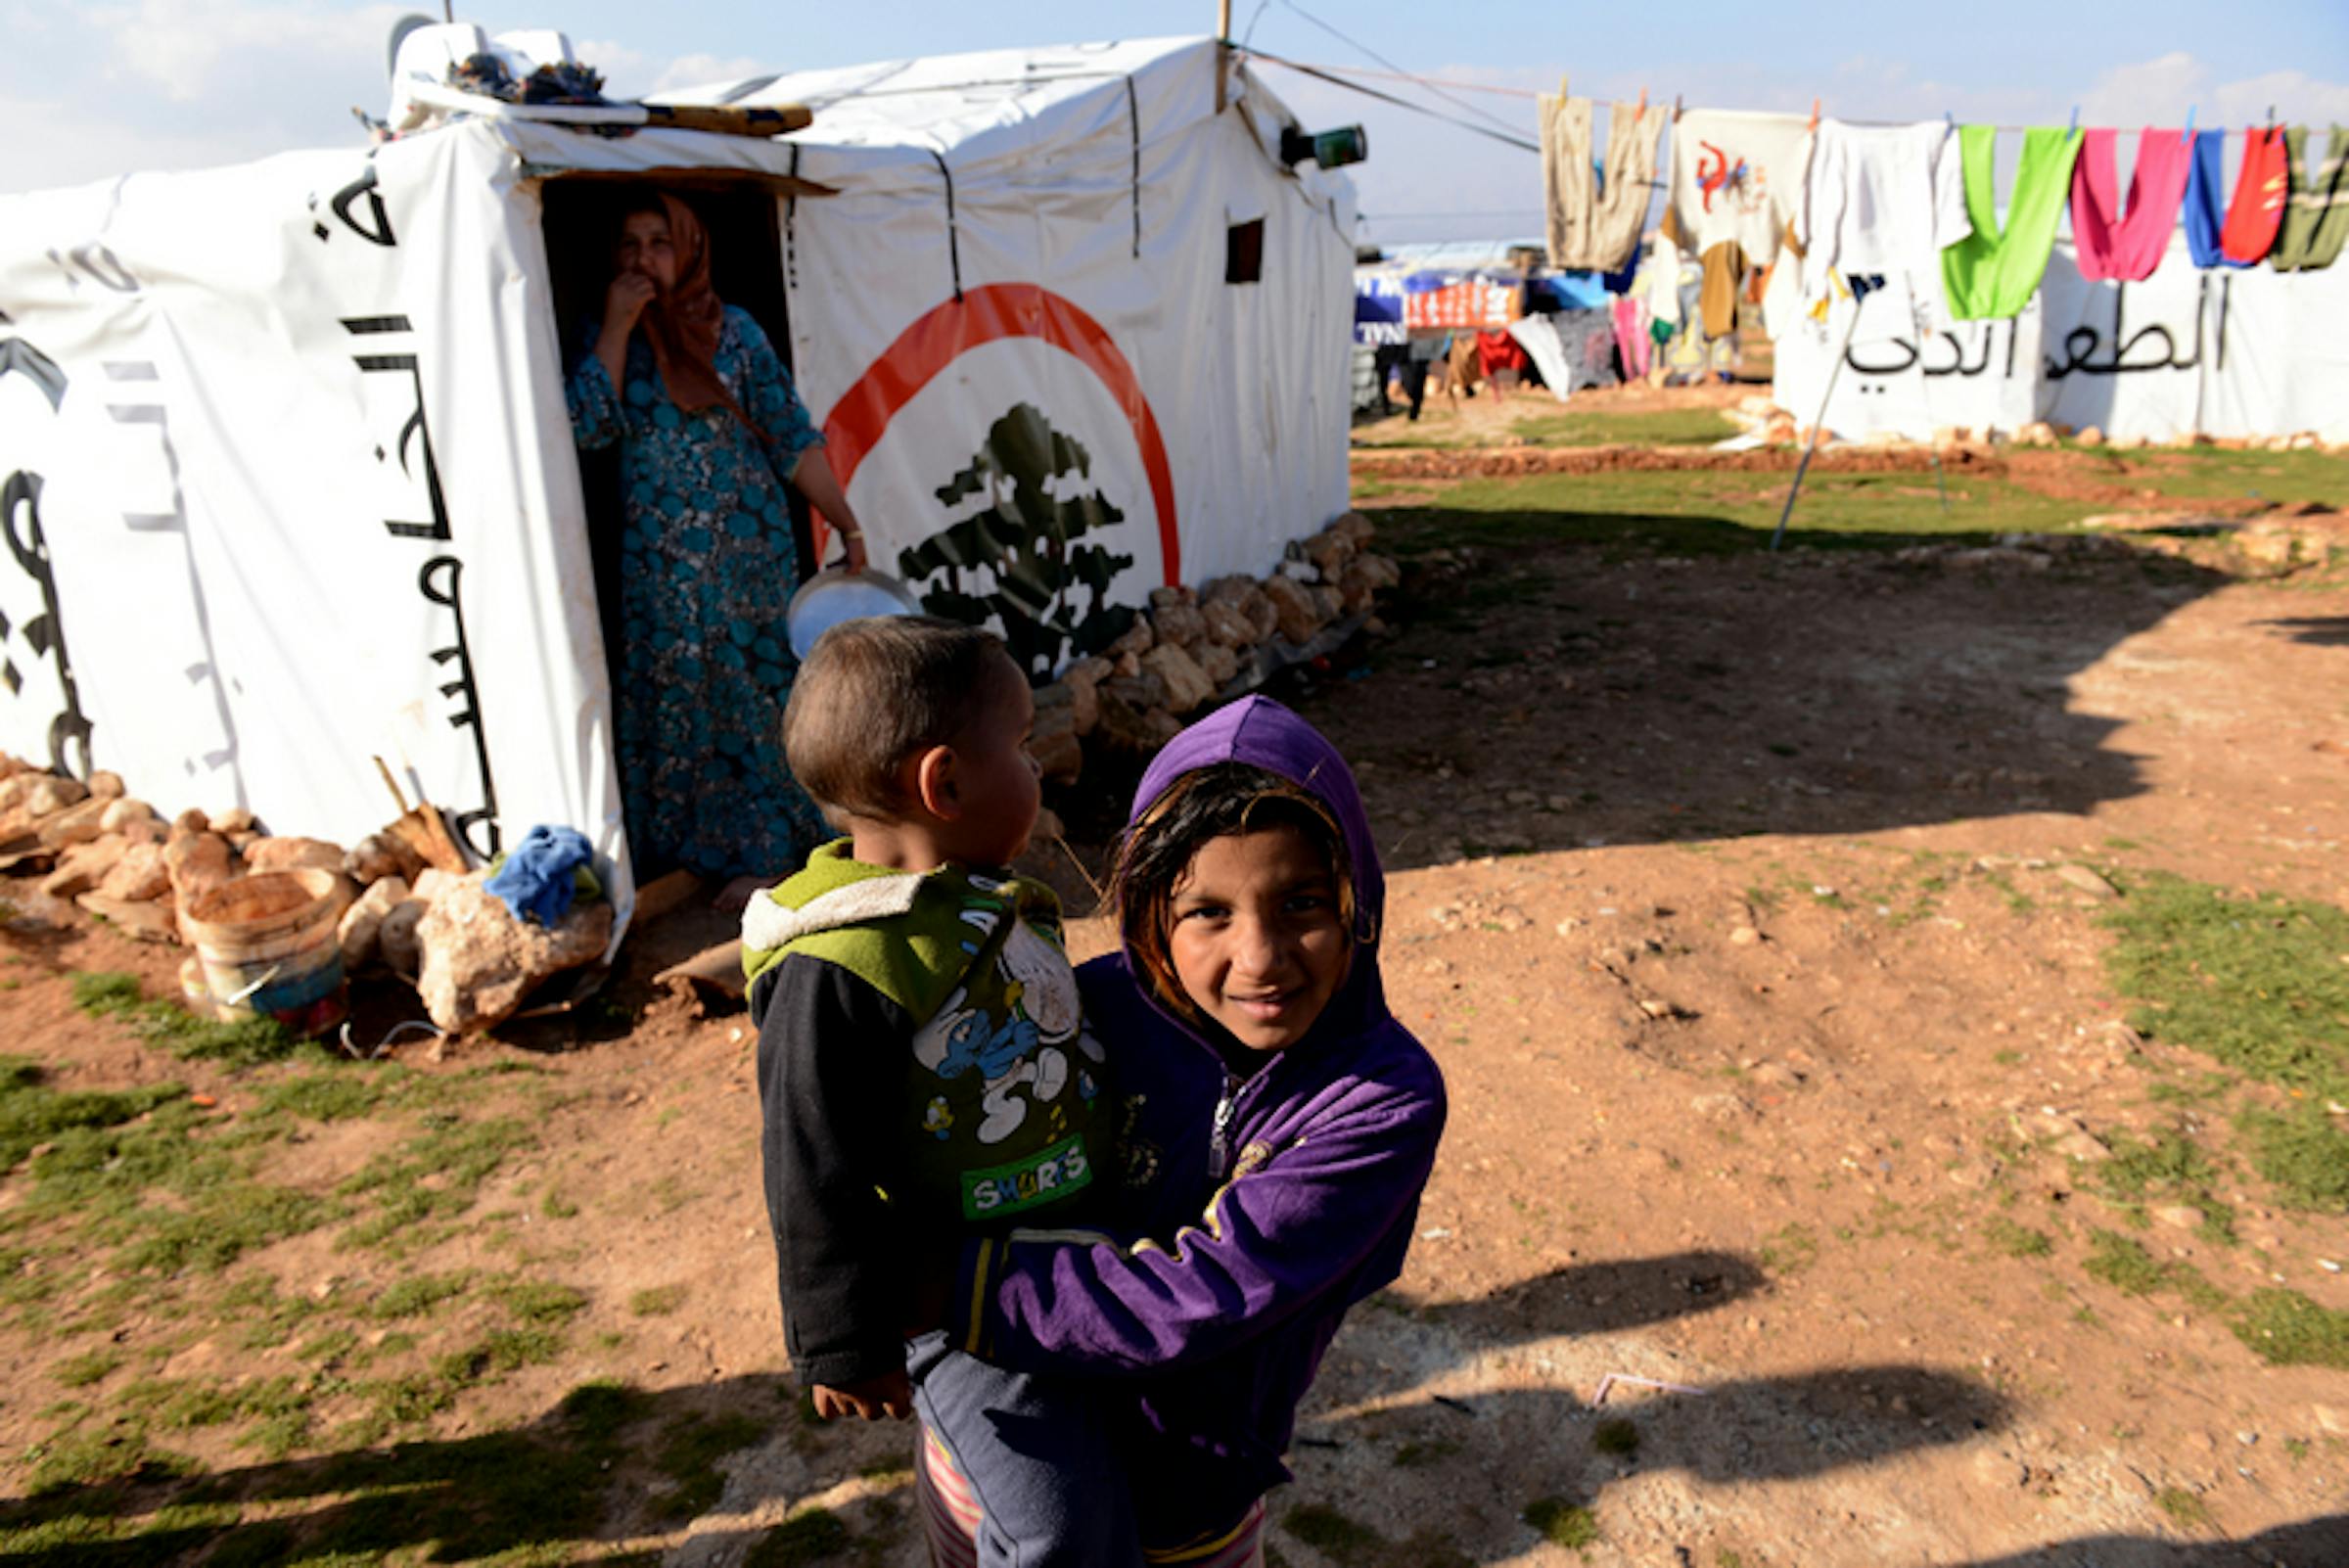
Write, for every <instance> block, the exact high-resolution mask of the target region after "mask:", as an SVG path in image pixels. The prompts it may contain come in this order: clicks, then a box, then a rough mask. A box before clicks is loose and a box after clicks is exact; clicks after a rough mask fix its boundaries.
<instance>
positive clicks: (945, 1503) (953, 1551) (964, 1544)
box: [913, 1426, 1265, 1568]
mask: <svg viewBox="0 0 2349 1568" xmlns="http://www.w3.org/2000/svg"><path fill="white" fill-rule="evenodd" d="M913 1485H914V1491H915V1492H916V1493H917V1494H918V1495H919V1496H920V1498H921V1507H922V1529H923V1532H924V1534H926V1535H927V1536H928V1537H929V1539H930V1561H931V1563H932V1564H933V1565H934V1568H977V1564H978V1561H979V1545H978V1541H979V1525H980V1512H979V1499H977V1498H976V1497H974V1496H972V1494H971V1489H970V1486H969V1484H968V1483H967V1482H965V1481H964V1480H963V1478H962V1473H961V1472H960V1471H959V1470H957V1469H956V1468H955V1467H954V1455H953V1454H951V1453H947V1452H946V1446H945V1445H944V1443H941V1442H940V1441H939V1440H938V1438H937V1436H936V1435H935V1434H934V1433H932V1432H931V1430H930V1429H929V1428H928V1427H927V1426H925V1427H923V1428H922V1439H921V1442H920V1444H919V1445H917V1446H916V1448H915V1450H914V1460H913ZM1264 1536H1265V1503H1264V1499H1262V1498H1259V1499H1257V1500H1256V1502H1255V1504H1254V1505H1253V1506H1251V1507H1250V1508H1249V1510H1248V1512H1247V1514H1246V1515H1245V1516H1244V1517H1242V1518H1241V1520H1240V1522H1239V1523H1238V1524H1237V1525H1235V1526H1233V1527H1232V1529H1231V1530H1229V1531H1228V1532H1226V1533H1225V1534H1223V1535H1221V1536H1219V1537H1218V1538H1216V1539H1215V1540H1213V1541H1205V1542H1195V1543H1192V1544H1191V1545H1184V1546H1175V1547H1170V1548H1168V1549H1165V1550H1159V1549H1157V1548H1147V1549H1145V1550H1144V1551H1143V1553H1142V1558H1143V1560H1144V1561H1145V1562H1150V1563H1169V1564H1179V1565H1180V1568H1264V1564H1265V1541H1264Z"/></svg>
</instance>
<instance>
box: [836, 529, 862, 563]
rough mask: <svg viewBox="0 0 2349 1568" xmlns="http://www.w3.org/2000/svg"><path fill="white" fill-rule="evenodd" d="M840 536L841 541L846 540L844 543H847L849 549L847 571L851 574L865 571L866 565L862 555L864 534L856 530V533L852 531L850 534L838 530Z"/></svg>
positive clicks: (844, 530) (849, 531) (846, 531)
mask: <svg viewBox="0 0 2349 1568" xmlns="http://www.w3.org/2000/svg"><path fill="white" fill-rule="evenodd" d="M840 536H841V538H842V539H844V540H846V541H847V543H848V547H849V570H850V571H851V572H862V571H863V570H864V569H865V567H866V565H867V562H866V560H865V555H864V533H863V531H862V530H856V531H853V532H852V531H851V530H847V529H843V530H840Z"/></svg>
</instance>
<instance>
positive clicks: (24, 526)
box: [0, 471, 92, 779]
mask: <svg viewBox="0 0 2349 1568" xmlns="http://www.w3.org/2000/svg"><path fill="white" fill-rule="evenodd" d="M0 528H4V529H5V530H6V532H7V534H8V549H9V553H10V554H11V555H13V556H15V557H16V558H17V565H18V566H20V567H22V568H23V570H24V575H25V576H28V577H30V578H32V580H33V583H34V584H35V585H36V586H37V587H38V588H39V589H40V590H41V613H40V614H39V615H37V616H35V617H33V619H32V620H31V621H29V622H27V623H25V624H24V627H23V635H24V641H25V643H26V644H27V645H28V646H30V647H31V649H32V651H33V652H34V653H35V654H37V655H39V656H40V657H42V658H44V659H50V660H53V661H54V662H55V663H56V665H57V680H58V687H59V690H60V691H61V692H62V694H63V701H64V706H63V707H61V708H60V709H59V711H58V714H57V716H56V717H55V718H52V719H51V720H50V721H49V767H50V770H51V771H52V772H56V773H70V774H71V775H72V776H73V777H75V778H80V779H86V778H88V777H89V776H90V730H91V727H92V726H91V724H90V719H89V715H86V714H84V713H83V712H82V711H81V688H80V686H79V685H77V684H76V683H75V681H74V679H73V662H72V661H71V660H70V659H69V658H68V657H67V654H66V628H65V622H64V620H63V618H62V617H61V616H60V615H59V612H58V605H57V577H56V575H55V574H54V573H53V572H52V571H51V570H50V565H49V539H48V536H47V535H46V534H44V533H43V532H42V531H41V476H40V475H38V474H26V473H23V472H21V471H20V472H18V473H15V474H11V475H10V476H9V477H8V482H7V483H6V484H0ZM9 630H10V627H9V625H8V621H7V618H6V617H5V616H0V640H5V638H6V637H7V635H8V633H9ZM0 681H5V682H6V683H7V685H8V689H9V691H10V693H11V694H12V695H13V694H21V693H22V692H23V687H24V674H23V670H20V669H18V668H17V667H16V663H15V661H13V660H9V659H6V658H5V657H0ZM76 764H78V765H76Z"/></svg>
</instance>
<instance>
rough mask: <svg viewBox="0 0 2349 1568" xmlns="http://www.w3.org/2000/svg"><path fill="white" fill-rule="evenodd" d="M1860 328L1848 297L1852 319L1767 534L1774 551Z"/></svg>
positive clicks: (1857, 311) (1857, 303)
mask: <svg viewBox="0 0 2349 1568" xmlns="http://www.w3.org/2000/svg"><path fill="white" fill-rule="evenodd" d="M1859 327H1860V300H1859V297H1858V296H1856V295H1855V296H1854V297H1853V299H1852V319H1851V320H1850V321H1848V322H1846V323H1844V328H1843V346H1841V347H1839V348H1837V349H1836V350H1835V362H1834V363H1833V364H1831V365H1829V366H1828V367H1827V390H1826V391H1825V392H1821V393H1820V394H1819V417H1818V418H1817V419H1815V420H1813V421H1812V422H1811V439H1810V441H1809V442H1808V443H1806V444H1805V445H1804V447H1803V460H1802V461H1801V462H1800V463H1797V464H1796V465H1795V467H1794V484H1792V485H1790V486H1788V488H1787V490H1786V507H1785V510H1783V511H1781V512H1780V513H1779V514H1778V528H1777V531H1776V532H1774V533H1773V534H1772V535H1771V536H1770V547H1771V548H1772V549H1773V550H1775V549H1776V548H1777V547H1778V543H1779V541H1780V540H1782V539H1784V538H1785V537H1786V520H1787V519H1788V518H1790V517H1792V516H1794V498H1795V497H1796V496H1798V495H1800V494H1802V493H1803V476H1804V475H1805V474H1808V473H1810V472H1811V454H1812V453H1813V452H1816V451H1818V450H1819V426H1821V425H1823V424H1825V423H1826V419H1827V404H1828V402H1830V401H1831V400H1832V399H1833V398H1834V396H1835V378H1836V377H1838V376H1840V375H1842V374H1843V356H1844V355H1845V354H1847V353H1849V352H1851V349H1852V334H1853V333H1854V332H1856V331H1858V330H1859Z"/></svg>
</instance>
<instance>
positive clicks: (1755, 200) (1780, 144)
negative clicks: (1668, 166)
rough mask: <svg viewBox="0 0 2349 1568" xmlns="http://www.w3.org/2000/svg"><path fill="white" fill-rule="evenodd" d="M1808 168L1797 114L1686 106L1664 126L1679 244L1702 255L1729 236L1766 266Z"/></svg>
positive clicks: (1805, 128)
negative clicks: (1668, 134) (1668, 129)
mask: <svg viewBox="0 0 2349 1568" xmlns="http://www.w3.org/2000/svg"><path fill="white" fill-rule="evenodd" d="M1810 167H1811V127H1810V124H1809V123H1808V122H1807V121H1805V120H1804V119H1803V118H1802V117H1801V116H1799V115H1739V114H1730V113H1727V112H1725V111H1721V110H1702V109H1691V110H1688V111H1687V112H1685V113H1684V114H1682V115H1681V117H1680V118H1679V119H1678V120H1676V121H1674V122H1673V127H1672V212H1673V216H1674V217H1675V218H1676V219H1677V220H1678V221H1679V224H1680V228H1681V235H1682V236H1683V239H1682V241H1681V243H1682V244H1684V245H1686V246H1687V247H1688V248H1689V249H1690V250H1692V251H1695V252H1697V253H1698V254H1704V253H1706V252H1709V251H1711V250H1712V249H1713V247H1715V246H1717V245H1719V244H1721V243H1722V242H1723V241H1725V240H1733V241H1735V242H1736V243H1737V246H1738V248H1739V249H1741V250H1742V251H1744V253H1745V254H1746V257H1747V259H1748V260H1750V261H1752V262H1753V263H1754V264H1755V265H1757V266H1768V265H1770V263H1771V262H1773V261H1774V260H1776V259H1777V254H1778V237H1779V235H1781V234H1783V233H1784V232H1785V229H1786V220H1787V219H1788V218H1790V217H1792V216H1793V215H1794V210H1795V208H1796V207H1797V206H1798V205H1799V204H1800V203H1801V201H1802V195H1803V177H1804V175H1805V174H1806V173H1808V172H1809V170H1810Z"/></svg>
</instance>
